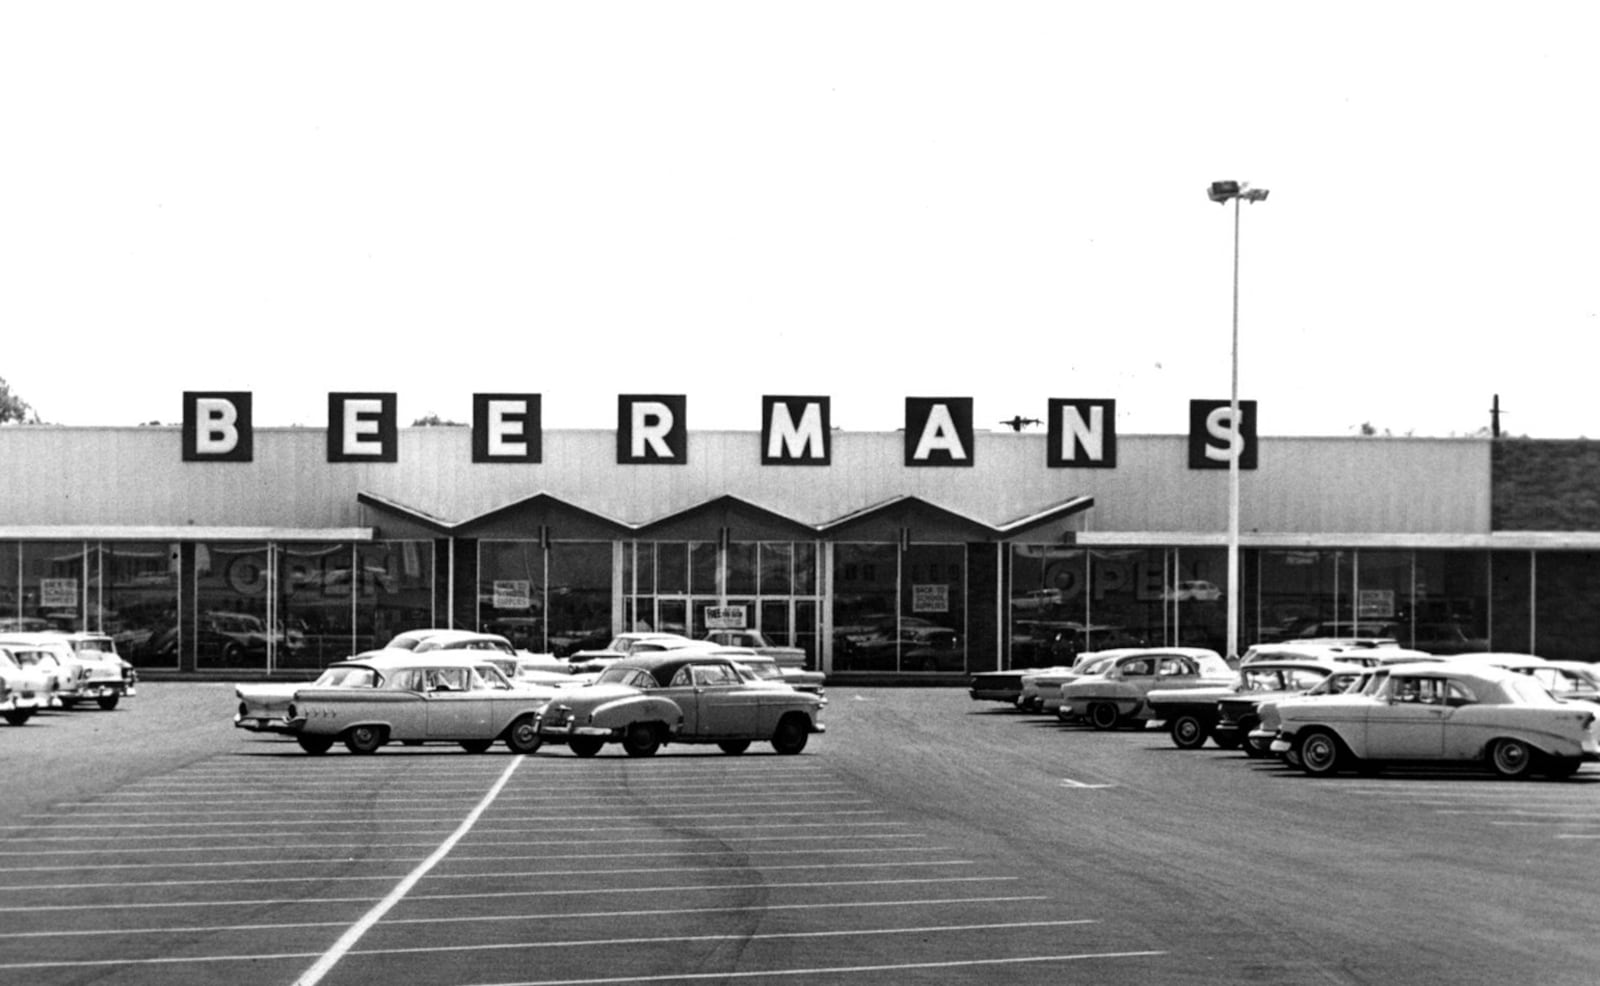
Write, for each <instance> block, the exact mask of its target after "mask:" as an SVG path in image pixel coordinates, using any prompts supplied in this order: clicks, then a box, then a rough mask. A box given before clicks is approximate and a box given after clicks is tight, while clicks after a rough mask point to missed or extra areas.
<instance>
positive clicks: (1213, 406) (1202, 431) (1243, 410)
mask: <svg viewBox="0 0 1600 986" xmlns="http://www.w3.org/2000/svg"><path fill="white" fill-rule="evenodd" d="M1232 410H1233V408H1232V406H1231V404H1230V402H1228V401H1199V400H1192V401H1190V402H1189V468H1190V469H1226V468H1228V460H1229V459H1230V458H1231V457H1232V456H1233V455H1238V456H1239V468H1240V469H1254V468H1255V467H1256V445H1257V442H1256V402H1255V401H1240V402H1239V448H1237V449H1232V448H1230V440H1231V439H1232V437H1233V435H1232V431H1233V429H1232V427H1231V426H1230V424H1229V421H1228V418H1229V417H1230V415H1231V412H1232Z"/></svg>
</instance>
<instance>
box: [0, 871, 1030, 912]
mask: <svg viewBox="0 0 1600 986" xmlns="http://www.w3.org/2000/svg"><path fill="white" fill-rule="evenodd" d="M1018 879H1020V877H1014V876H946V877H917V878H904V879H895V880H805V881H798V882H791V883H763V884H762V889H764V890H794V889H821V888H834V887H888V886H899V885H907V884H924V885H925V884H933V883H984V882H990V883H1003V882H1009V881H1014V880H1018ZM749 889H750V884H748V883H704V884H685V885H681V886H658V887H584V888H581V889H579V888H574V889H569V890H497V891H493V892H491V893H466V894H412V895H411V896H410V898H409V900H410V901H411V902H413V903H415V902H417V901H445V900H449V901H462V900H507V899H510V898H514V897H566V896H571V895H573V894H594V895H599V894H631V893H673V894H682V893H696V892H716V891H721V890H749ZM376 899H377V898H374V897H318V898H317V899H316V901H317V904H318V905H326V904H364V903H369V902H371V901H373V900H376ZM305 901H306V899H305V898H304V897H278V898H270V897H268V898H263V897H249V898H246V899H243V900H163V901H144V902H137V903H118V904H106V903H95V904H39V903H29V904H24V905H20V906H17V907H0V914H19V913H20V914H32V913H38V912H43V911H52V912H54V911H117V912H119V913H120V912H124V911H139V910H170V909H174V908H180V907H199V908H205V909H208V910H209V909H213V908H218V907H258V906H277V905H279V904H304V903H305Z"/></svg>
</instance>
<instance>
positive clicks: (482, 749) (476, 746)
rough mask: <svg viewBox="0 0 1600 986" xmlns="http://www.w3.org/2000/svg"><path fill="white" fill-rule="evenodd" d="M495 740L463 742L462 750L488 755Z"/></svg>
mask: <svg viewBox="0 0 1600 986" xmlns="http://www.w3.org/2000/svg"><path fill="white" fill-rule="evenodd" d="M493 745H494V740H462V741H461V748H462V749H463V750H466V751H467V752H468V753H488V752H489V747H491V746H493Z"/></svg>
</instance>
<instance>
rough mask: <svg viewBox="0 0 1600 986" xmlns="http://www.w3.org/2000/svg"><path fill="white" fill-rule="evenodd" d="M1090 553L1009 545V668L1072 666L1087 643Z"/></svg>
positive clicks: (1040, 546) (1028, 545)
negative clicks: (1086, 588) (1085, 619)
mask: <svg viewBox="0 0 1600 986" xmlns="http://www.w3.org/2000/svg"><path fill="white" fill-rule="evenodd" d="M1088 557H1089V553H1088V552H1087V551H1085V550H1083V549H1082V548H1064V547H1061V546H1060V545H1055V544H1014V545H1012V546H1011V590H1010V598H1011V605H1010V620H1011V634H1010V641H1011V664H1010V666H1011V667H1014V668H1043V667H1051V666H1054V665H1070V664H1071V663H1072V662H1073V660H1074V659H1075V658H1076V657H1077V654H1078V650H1079V648H1080V647H1081V646H1082V645H1083V629H1084V618H1085V617H1086V616H1087V612H1088V611H1087V604H1088V596H1087V594H1086V593H1085V591H1084V588H1085V586H1086V584H1087V573H1086V572H1085V570H1084V565H1085V564H1086V563H1087V561H1088Z"/></svg>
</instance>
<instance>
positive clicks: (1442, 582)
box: [1363, 550, 1528, 654]
mask: <svg viewBox="0 0 1600 986" xmlns="http://www.w3.org/2000/svg"><path fill="white" fill-rule="evenodd" d="M1414 556H1415V566H1414V569H1413V574H1412V580H1413V581H1412V599H1411V606H1410V611H1409V612H1408V613H1407V614H1405V615H1406V617H1407V618H1406V619H1403V620H1402V621H1401V624H1400V627H1399V630H1398V632H1397V634H1396V636H1398V637H1399V639H1400V643H1401V644H1403V645H1404V646H1406V647H1415V648H1418V649H1419V650H1425V651H1433V652H1437V653H1457V654H1459V653H1463V652H1467V651H1484V650H1488V649H1489V623H1490V615H1491V611H1490V607H1489V553H1488V552H1486V551H1456V550H1439V551H1430V550H1424V551H1417V552H1415V553H1414ZM1520 557H1522V558H1524V559H1525V558H1526V556H1525V555H1523V556H1520ZM1523 567H1524V569H1525V568H1526V563H1524V565H1523ZM1363 581H1365V578H1364V577H1363ZM1521 605H1522V608H1523V609H1524V611H1526V609H1527V600H1526V599H1523V600H1522V601H1521ZM1495 615H1498V614H1495ZM1522 626H1523V632H1524V633H1526V627H1527V624H1526V622H1525V621H1524V622H1523V624H1522ZM1527 646H1528V645H1527V637H1526V636H1524V637H1523V638H1522V642H1521V643H1520V644H1518V645H1517V646H1516V647H1515V648H1508V649H1513V650H1527ZM1496 649H1499V648H1496Z"/></svg>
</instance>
